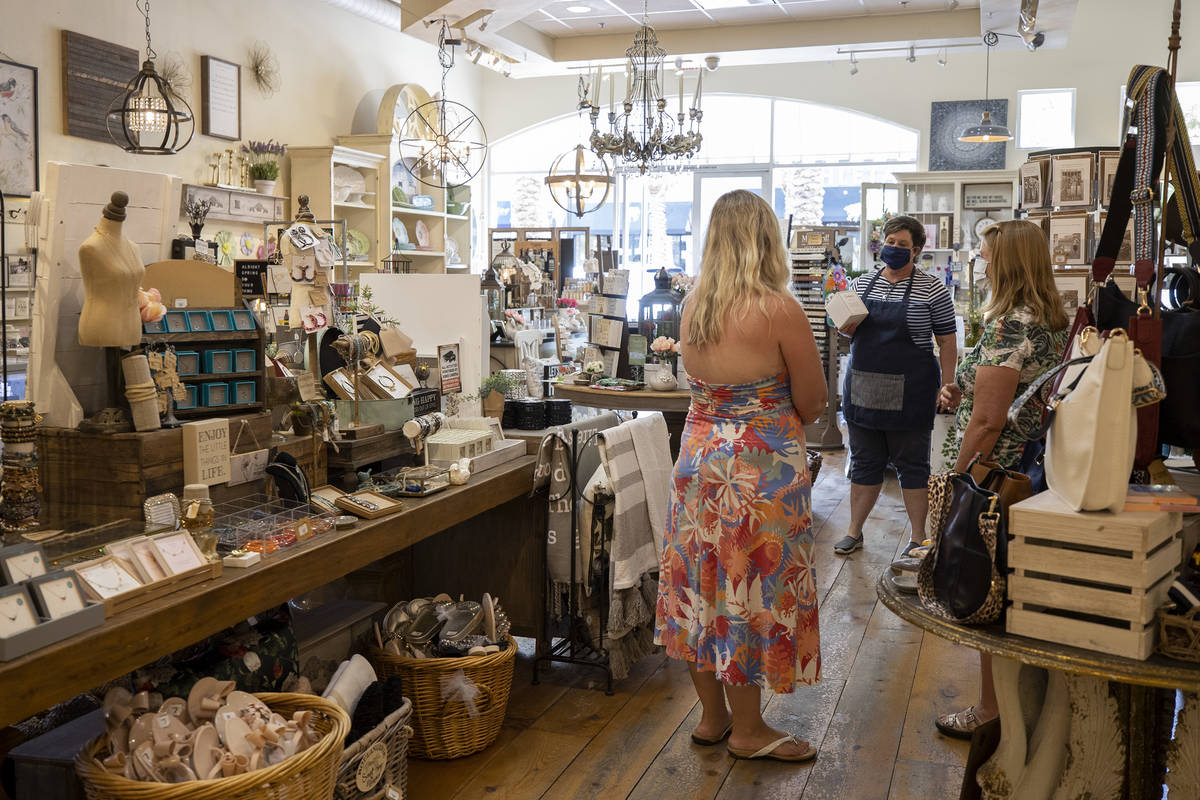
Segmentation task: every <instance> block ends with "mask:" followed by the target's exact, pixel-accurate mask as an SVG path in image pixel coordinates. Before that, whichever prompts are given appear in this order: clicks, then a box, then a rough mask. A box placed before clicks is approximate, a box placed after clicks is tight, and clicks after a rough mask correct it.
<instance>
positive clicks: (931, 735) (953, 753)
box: [876, 612, 979, 765]
mask: <svg viewBox="0 0 1200 800" xmlns="http://www.w3.org/2000/svg"><path fill="white" fill-rule="evenodd" d="M876 613H878V612H876ZM978 696H979V655H978V654H977V653H976V652H975V651H974V650H968V649H967V648H965V647H959V646H958V645H954V644H951V643H950V642H948V641H946V640H945V639H940V638H938V637H937V636H934V635H933V634H931V633H926V634H923V638H922V639H921V656H920V658H919V659H918V661H917V671H916V675H915V677H914V679H913V688H912V694H911V695H910V697H909V701H908V715H907V717H906V718H905V720H904V733H903V735H902V736H901V737H900V750H899V753H898V758H900V759H901V760H904V761H923V762H926V763H930V764H947V765H961V764H964V763H965V762H966V759H967V751H968V750H970V746H971V743H970V742H966V741H963V740H961V739H951V738H950V737H948V736H943V735H941V734H940V733H938V730H937V727H936V726H935V725H934V720H935V719H936V718H937V715H938V714H945V713H948V712H951V711H959V710H961V709H964V708H966V707H967V706H969V705H971V704H972V703H974V702H975V701H976V699H977V698H978Z"/></svg>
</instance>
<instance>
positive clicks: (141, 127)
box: [105, 0, 196, 156]
mask: <svg viewBox="0 0 1200 800" xmlns="http://www.w3.org/2000/svg"><path fill="white" fill-rule="evenodd" d="M139 8H140V10H141V11H142V16H143V17H145V19H146V60H145V61H143V62H142V69H141V71H140V72H139V73H138V74H137V75H135V76H134V77H133V79H132V80H131V81H129V83H128V84H127V85H126V87H125V91H123V92H122V93H121V94H119V95H117V97H116V99H114V100H113V102H112V105H110V106H109V107H108V113H107V114H106V115H105V125H106V126H107V127H108V135H109V136H110V137H112V140H113V142H114V143H115V144H116V145H117V146H118V147H120V148H121V149H122V150H124V151H125V152H127V153H137V154H141V155H160V156H161V155H171V154H172V153H178V152H179V151H180V150H182V149H183V148H185V147H187V145H188V143H189V142H190V141H192V135H193V134H194V133H195V132H196V120H195V117H193V116H192V109H191V107H190V106H189V105H188V104H187V102H186V101H185V100H184V99H183V98H182V97H180V96H179V95H177V94H175V92H174V90H172V89H171V84H169V83H167V81H166V79H165V78H163V77H162V76H161V75H159V74H158V72H157V70H155V69H154V59H155V58H157V57H158V53H156V52H154V48H153V47H151V46H150V0H145V5H144V6H142V7H139ZM185 134H186V135H185Z"/></svg>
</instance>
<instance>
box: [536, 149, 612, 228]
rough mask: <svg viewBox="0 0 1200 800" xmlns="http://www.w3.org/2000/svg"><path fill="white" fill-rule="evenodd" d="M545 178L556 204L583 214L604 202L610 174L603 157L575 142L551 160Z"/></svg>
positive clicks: (570, 211)
mask: <svg viewBox="0 0 1200 800" xmlns="http://www.w3.org/2000/svg"><path fill="white" fill-rule="evenodd" d="M545 182H546V186H547V187H549V189H550V198H551V199H552V200H554V202H555V204H556V205H557V206H558V207H559V208H561V209H563V210H564V211H567V212H569V213H571V214H574V215H575V216H577V217H582V216H583V215H584V214H587V213H588V212H589V211H595V210H596V209H597V208H599V207H600V206H602V205H604V201H605V200H607V199H608V190H609V187H610V186H612V183H613V177H612V173H611V172H610V171H609V169H608V164H607V163H606V162H605V161H604V159H603V158H601V157H600V156H597V155H596V154H595V153H593V152H591V151H590V150H588V149H587V148H585V147H584V146H583V145H581V144H577V145H575V147H574V149H571V150H568V151H567V152H565V153H563V154H562V155H561V156H559V157H558V158H556V159H555V160H554V163H553V164H552V165H551V166H550V174H549V175H547V176H546V177H545Z"/></svg>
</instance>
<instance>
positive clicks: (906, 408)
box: [833, 216, 958, 555]
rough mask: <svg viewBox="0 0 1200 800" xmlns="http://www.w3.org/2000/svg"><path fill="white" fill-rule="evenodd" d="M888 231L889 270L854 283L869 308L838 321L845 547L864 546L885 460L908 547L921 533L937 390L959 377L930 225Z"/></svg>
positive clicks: (897, 224)
mask: <svg viewBox="0 0 1200 800" xmlns="http://www.w3.org/2000/svg"><path fill="white" fill-rule="evenodd" d="M883 236H884V240H883V241H884V247H883V250H882V251H881V252H880V259H881V260H882V261H883V263H884V266H883V268H882V269H879V270H878V271H876V272H874V273H869V274H867V275H862V276H860V277H859V278H857V279H855V281H854V283H853V285H852V286H851V288H852V289H853V290H854V291H856V292H858V294H859V295H860V296H861V297H862V300H863V303H864V304H865V305H866V307H867V312H868V316H867V318H866V319H865V320H863V322H862V323H861V324H859V325H857V326H847V327H845V328H843V329H842V333H844V334H846V335H847V336H850V337H851V342H850V364H849V368H848V369H847V370H846V380H845V386H844V388H843V391H842V413H843V414H844V415H845V417H846V427H847V429H848V432H849V437H848V438H849V440H850V527H849V529H848V531H847V535H846V536H844V537H843V538H842V539H840V540H838V542H837V543H836V544H834V546H833V551H834V552H835V553H837V554H839V555H848V554H849V553H853V552H854V551H855V550H858V549H859V548H861V547H862V546H863V524H864V523H865V522H866V520H867V517H868V516H869V515H870V513H871V509H873V508H874V507H875V501H876V500H878V499H879V492H880V489H881V488H882V487H883V477H884V473H885V471H886V470H887V468H888V465H891V466H893V467H894V468H895V469H896V472H897V473H898V474H899V478H900V488H901V492H902V494H903V495H904V507H905V510H907V511H908V518H909V523H910V526H911V528H910V540H911V541H910V542H909V544H908V546H907V547H906V548H905V550H904V554H905V555H907V554H908V551H909V550H911V549H912V548H914V547H916V546H917V545H919V544H920V543H921V541H922V540H923V539H924V538H925V517H926V515H927V513H928V510H929V493H928V484H929V445H930V439H931V438H932V433H933V419H934V414H935V413H936V410H937V396H938V390H939V387H942V386H945V385H947V384H953V383H954V364H955V362H956V361H957V360H958V347H957V345H956V343H955V338H956V337H955V328H956V323H955V319H954V303H953V301H952V300H951V299H950V292H949V291H948V290H947V289H946V287H945V285H944V284H943V283H942V282H941V281H939V280H938V279H937V278H935V277H934V276H932V275H927V274H925V273H923V272H921V271H920V270H918V269H917V265H916V260H917V257H918V256H919V255H920V253H921V248H922V247H924V246H925V226H924V225H922V224H921V223H920V222H919V221H918V220H916V219H914V218H912V217H904V216H901V217H892V218H891V219H889V220H888V221H887V224H885V225H884V226H883ZM935 340H936V342H937V357H936V358H935V357H934V341H935ZM889 555H890V554H889Z"/></svg>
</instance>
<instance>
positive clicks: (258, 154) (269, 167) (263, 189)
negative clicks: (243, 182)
mask: <svg viewBox="0 0 1200 800" xmlns="http://www.w3.org/2000/svg"><path fill="white" fill-rule="evenodd" d="M242 152H243V153H245V154H246V156H247V157H248V158H249V159H250V179H251V180H253V181H254V190H255V191H256V192H258V193H259V194H272V193H273V192H274V191H275V181H277V180H279V159H281V158H283V154H284V153H286V152H287V147H286V146H285V145H282V144H280V143H279V142H277V141H275V140H274V139H267V140H266V141H265V142H256V141H254V140H253V139H251V140H250V143H249V144H244V145H242Z"/></svg>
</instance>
